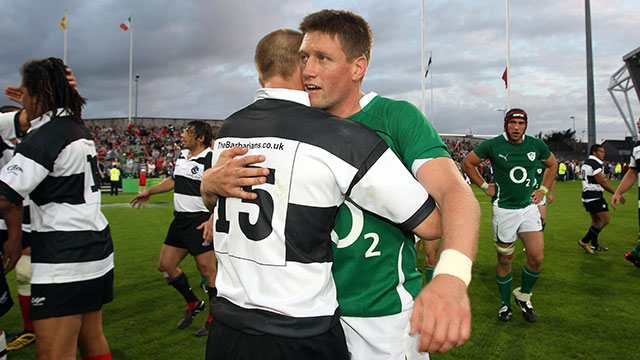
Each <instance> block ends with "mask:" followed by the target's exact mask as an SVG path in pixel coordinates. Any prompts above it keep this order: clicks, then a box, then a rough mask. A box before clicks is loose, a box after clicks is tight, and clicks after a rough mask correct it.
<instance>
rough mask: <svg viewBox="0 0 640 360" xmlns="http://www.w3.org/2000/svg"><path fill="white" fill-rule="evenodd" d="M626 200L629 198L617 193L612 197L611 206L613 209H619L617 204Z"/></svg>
mask: <svg viewBox="0 0 640 360" xmlns="http://www.w3.org/2000/svg"><path fill="white" fill-rule="evenodd" d="M626 202H627V199H625V198H624V196H623V195H622V194H618V193H615V194H613V196H612V197H611V207H612V208H613V210H618V209H617V208H616V204H618V203H620V204H624V203H626Z"/></svg>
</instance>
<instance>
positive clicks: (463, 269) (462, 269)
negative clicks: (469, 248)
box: [433, 249, 473, 286]
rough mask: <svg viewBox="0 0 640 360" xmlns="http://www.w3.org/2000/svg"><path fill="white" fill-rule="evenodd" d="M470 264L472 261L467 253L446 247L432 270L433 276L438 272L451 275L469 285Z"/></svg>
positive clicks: (438, 273)
mask: <svg viewBox="0 0 640 360" xmlns="http://www.w3.org/2000/svg"><path fill="white" fill-rule="evenodd" d="M472 265H473V262H472V261H471V259H469V257H468V256H467V255H465V254H463V253H461V252H460V251H458V250H455V249H447V250H445V251H443V252H442V254H440V260H439V261H438V264H437V265H436V268H435V270H434V271H433V277H434V278H435V277H436V276H438V275H440V274H447V275H453V276H455V277H457V278H459V279H460V280H462V281H464V283H465V285H467V286H469V283H470V282H471V266H472Z"/></svg>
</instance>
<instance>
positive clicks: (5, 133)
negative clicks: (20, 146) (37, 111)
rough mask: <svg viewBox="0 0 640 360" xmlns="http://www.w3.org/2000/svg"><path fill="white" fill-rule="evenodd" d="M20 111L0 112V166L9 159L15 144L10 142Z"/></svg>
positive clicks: (12, 138)
mask: <svg viewBox="0 0 640 360" xmlns="http://www.w3.org/2000/svg"><path fill="white" fill-rule="evenodd" d="M19 116H20V112H17V111H16V112H9V113H4V114H0V168H1V167H3V166H4V165H5V164H6V163H8V162H9V160H11V158H12V157H13V151H14V149H15V145H14V144H13V143H12V142H11V140H14V139H15V138H16V126H18V117H19Z"/></svg>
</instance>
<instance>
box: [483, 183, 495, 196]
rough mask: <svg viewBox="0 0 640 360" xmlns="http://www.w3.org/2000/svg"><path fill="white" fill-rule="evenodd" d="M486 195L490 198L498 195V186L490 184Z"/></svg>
mask: <svg viewBox="0 0 640 360" xmlns="http://www.w3.org/2000/svg"><path fill="white" fill-rule="evenodd" d="M484 193H485V194H487V195H488V196H489V197H493V195H495V194H496V184H489V187H488V188H487V190H485V192H484Z"/></svg>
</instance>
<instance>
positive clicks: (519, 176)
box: [509, 166, 541, 187]
mask: <svg viewBox="0 0 640 360" xmlns="http://www.w3.org/2000/svg"><path fill="white" fill-rule="evenodd" d="M538 170H541V169H538ZM509 179H511V181H513V182H514V183H515V184H522V183H523V182H525V181H526V182H527V183H526V184H525V185H524V186H525V187H529V186H531V179H529V177H528V173H527V169H525V168H524V167H522V166H514V167H513V168H512V169H511V171H509ZM536 185H538V179H533V186H534V187H535V186H536Z"/></svg>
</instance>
